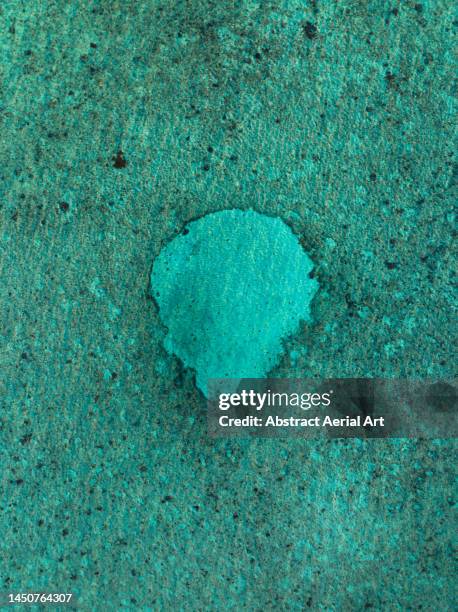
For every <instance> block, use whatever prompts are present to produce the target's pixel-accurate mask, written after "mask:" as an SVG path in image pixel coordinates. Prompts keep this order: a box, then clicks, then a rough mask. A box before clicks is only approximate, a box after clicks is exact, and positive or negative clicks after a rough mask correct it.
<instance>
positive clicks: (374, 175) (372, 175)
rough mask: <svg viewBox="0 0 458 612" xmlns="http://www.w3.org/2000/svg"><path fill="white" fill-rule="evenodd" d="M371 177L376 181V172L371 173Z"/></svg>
mask: <svg viewBox="0 0 458 612" xmlns="http://www.w3.org/2000/svg"><path fill="white" fill-rule="evenodd" d="M369 178H370V179H371V181H372V182H373V183H374V182H375V181H376V180H377V175H376V174H375V172H371V174H370V175H369Z"/></svg>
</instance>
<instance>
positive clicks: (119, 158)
mask: <svg viewBox="0 0 458 612" xmlns="http://www.w3.org/2000/svg"><path fill="white" fill-rule="evenodd" d="M113 162H114V164H113V168H118V169H122V168H125V167H126V166H127V161H126V160H125V159H124V156H123V152H122V151H121V149H119V151H118V152H117V153H116V155H115V156H113Z"/></svg>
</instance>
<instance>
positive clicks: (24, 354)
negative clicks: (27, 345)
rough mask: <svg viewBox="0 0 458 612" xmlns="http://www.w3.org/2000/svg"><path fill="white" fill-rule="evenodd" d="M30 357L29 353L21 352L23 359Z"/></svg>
mask: <svg viewBox="0 0 458 612" xmlns="http://www.w3.org/2000/svg"><path fill="white" fill-rule="evenodd" d="M28 358H29V356H28V355H27V353H21V359H25V360H26V361H27V359H28Z"/></svg>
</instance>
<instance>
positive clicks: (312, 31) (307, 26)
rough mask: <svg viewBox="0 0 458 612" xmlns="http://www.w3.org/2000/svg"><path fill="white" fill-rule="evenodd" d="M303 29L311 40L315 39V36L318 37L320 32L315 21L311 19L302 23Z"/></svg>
mask: <svg viewBox="0 0 458 612" xmlns="http://www.w3.org/2000/svg"><path fill="white" fill-rule="evenodd" d="M302 29H303V31H304V34H305V35H306V36H307V38H308V39H309V40H313V39H314V38H316V36H317V34H318V32H317V29H316V25H315V24H314V23H312V22H311V21H306V22H305V23H304V24H303V25H302Z"/></svg>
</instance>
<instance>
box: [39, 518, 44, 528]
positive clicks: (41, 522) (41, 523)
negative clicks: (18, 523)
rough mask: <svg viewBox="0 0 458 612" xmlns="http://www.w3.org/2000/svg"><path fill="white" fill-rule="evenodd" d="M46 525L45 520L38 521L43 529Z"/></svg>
mask: <svg viewBox="0 0 458 612" xmlns="http://www.w3.org/2000/svg"><path fill="white" fill-rule="evenodd" d="M44 524H45V522H44V520H43V519H40V520H39V521H38V527H43V525H44Z"/></svg>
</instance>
